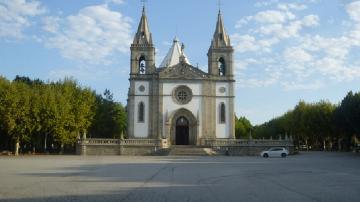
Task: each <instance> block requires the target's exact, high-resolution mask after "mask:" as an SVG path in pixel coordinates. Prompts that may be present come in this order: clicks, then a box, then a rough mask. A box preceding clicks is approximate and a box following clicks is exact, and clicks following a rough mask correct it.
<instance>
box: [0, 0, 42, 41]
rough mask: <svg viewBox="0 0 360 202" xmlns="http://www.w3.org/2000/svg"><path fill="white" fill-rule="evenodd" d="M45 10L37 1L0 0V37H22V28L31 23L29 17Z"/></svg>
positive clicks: (40, 13)
mask: <svg viewBox="0 0 360 202" xmlns="http://www.w3.org/2000/svg"><path fill="white" fill-rule="evenodd" d="M45 12H46V9H45V8H44V7H43V6H42V5H41V3H40V2H39V1H27V0H0V38H8V39H20V38H22V37H24V35H23V31H24V29H25V28H27V27H29V26H30V25H31V22H30V20H29V18H31V17H35V16H38V15H42V14H44V13H45Z"/></svg>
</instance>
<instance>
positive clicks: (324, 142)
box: [323, 140, 326, 151]
mask: <svg viewBox="0 0 360 202" xmlns="http://www.w3.org/2000/svg"><path fill="white" fill-rule="evenodd" d="M323 148H324V151H326V141H325V140H323Z"/></svg>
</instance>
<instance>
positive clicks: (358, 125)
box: [253, 92, 360, 150]
mask: <svg viewBox="0 0 360 202" xmlns="http://www.w3.org/2000/svg"><path fill="white" fill-rule="evenodd" d="M285 134H287V135H292V136H293V138H294V139H295V143H296V145H298V146H302V147H304V148H312V149H321V150H350V149H351V147H352V146H354V144H355V143H357V142H358V138H359V137H360V92H358V93H353V92H349V93H348V94H347V95H346V97H345V98H344V99H343V100H342V102H341V103H340V104H339V105H334V104H332V103H330V102H327V101H320V102H317V103H305V102H304V101H300V102H299V103H298V104H297V105H296V106H295V108H294V109H293V110H290V111H288V112H287V113H285V114H284V115H282V116H280V117H277V118H274V119H272V120H270V121H269V122H266V123H264V124H261V125H258V126H255V127H254V128H253V135H254V136H255V137H257V138H263V137H264V138H271V137H272V138H279V136H280V135H282V138H284V135H285Z"/></svg>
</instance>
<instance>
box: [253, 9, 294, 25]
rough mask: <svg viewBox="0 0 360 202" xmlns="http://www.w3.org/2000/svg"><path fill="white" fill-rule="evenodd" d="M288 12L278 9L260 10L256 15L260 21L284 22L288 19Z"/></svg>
mask: <svg viewBox="0 0 360 202" xmlns="http://www.w3.org/2000/svg"><path fill="white" fill-rule="evenodd" d="M288 17H289V16H288V15H286V13H284V12H281V11H277V10H266V11H260V12H258V13H257V14H256V15H255V16H254V20H255V21H256V22H259V23H283V22H285V21H286V20H287V19H288Z"/></svg>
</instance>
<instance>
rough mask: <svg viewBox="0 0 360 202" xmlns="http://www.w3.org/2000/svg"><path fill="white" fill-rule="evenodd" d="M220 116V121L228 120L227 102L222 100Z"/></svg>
mask: <svg viewBox="0 0 360 202" xmlns="http://www.w3.org/2000/svg"><path fill="white" fill-rule="evenodd" d="M219 115H220V116H219V118H220V123H225V122H226V118H225V117H226V109H225V104H224V103H223V102H222V103H220V114H219Z"/></svg>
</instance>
